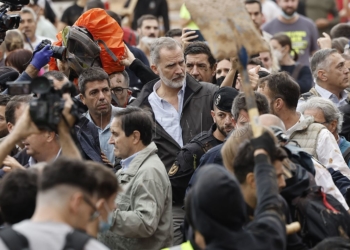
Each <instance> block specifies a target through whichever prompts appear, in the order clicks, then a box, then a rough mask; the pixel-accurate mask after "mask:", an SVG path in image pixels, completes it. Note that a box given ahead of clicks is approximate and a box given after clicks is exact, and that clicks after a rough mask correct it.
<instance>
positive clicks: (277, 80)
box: [260, 72, 300, 109]
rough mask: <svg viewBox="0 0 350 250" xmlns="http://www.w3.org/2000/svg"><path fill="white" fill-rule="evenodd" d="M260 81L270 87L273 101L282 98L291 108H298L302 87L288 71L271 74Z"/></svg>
mask: <svg viewBox="0 0 350 250" xmlns="http://www.w3.org/2000/svg"><path fill="white" fill-rule="evenodd" d="M260 82H261V83H262V85H263V86H264V85H266V86H267V87H268V88H269V91H270V93H271V95H272V96H271V99H272V100H271V101H274V100H276V99H277V98H281V99H282V100H283V101H284V102H285V104H286V106H287V107H288V108H289V109H296V108H297V106H298V101H299V96H300V87H299V85H298V84H297V83H296V82H295V81H294V80H293V78H292V77H291V76H290V75H289V74H288V73H287V72H280V73H276V74H270V75H268V76H266V77H264V78H261V79H260Z"/></svg>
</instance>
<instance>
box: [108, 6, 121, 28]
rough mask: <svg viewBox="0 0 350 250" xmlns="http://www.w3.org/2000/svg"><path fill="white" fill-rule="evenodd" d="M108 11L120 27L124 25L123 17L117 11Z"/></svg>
mask: <svg viewBox="0 0 350 250" xmlns="http://www.w3.org/2000/svg"><path fill="white" fill-rule="evenodd" d="M106 12H107V14H108V15H109V16H110V17H111V18H113V19H114V20H115V21H116V22H117V23H118V24H119V26H120V27H121V26H122V18H121V17H120V16H119V15H118V14H117V13H115V12H114V11H111V10H106Z"/></svg>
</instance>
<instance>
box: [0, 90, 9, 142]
mask: <svg viewBox="0 0 350 250" xmlns="http://www.w3.org/2000/svg"><path fill="white" fill-rule="evenodd" d="M9 101H10V96H8V95H0V143H1V141H2V140H3V138H4V137H5V136H6V135H8V133H9V132H8V129H7V124H6V118H5V109H6V105H7V103H8V102H9Z"/></svg>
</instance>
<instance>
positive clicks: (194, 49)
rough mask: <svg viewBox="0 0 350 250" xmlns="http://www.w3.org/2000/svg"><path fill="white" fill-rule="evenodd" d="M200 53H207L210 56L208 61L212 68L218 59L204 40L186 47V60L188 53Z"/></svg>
mask: <svg viewBox="0 0 350 250" xmlns="http://www.w3.org/2000/svg"><path fill="white" fill-rule="evenodd" d="M198 54H205V55H207V56H208V61H209V64H210V67H211V68H212V67H213V66H214V65H215V63H216V60H215V58H214V56H213V54H212V53H211V51H210V48H209V46H208V45H206V44H205V43H204V42H199V41H196V42H192V43H190V44H189V45H188V46H187V47H186V48H185V51H184V55H185V60H186V56H187V55H198Z"/></svg>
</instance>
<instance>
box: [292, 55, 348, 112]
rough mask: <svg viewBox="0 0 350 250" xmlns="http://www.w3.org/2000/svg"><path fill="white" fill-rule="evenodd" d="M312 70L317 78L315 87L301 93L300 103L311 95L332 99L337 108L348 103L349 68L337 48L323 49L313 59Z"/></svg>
mask: <svg viewBox="0 0 350 250" xmlns="http://www.w3.org/2000/svg"><path fill="white" fill-rule="evenodd" d="M311 71H312V74H313V76H314V78H315V80H316V84H315V87H314V88H312V89H311V90H310V91H309V92H307V93H304V94H302V95H301V98H300V100H299V103H298V108H299V106H300V104H302V103H304V102H305V100H307V99H308V98H309V97H311V96H319V97H323V98H326V99H329V100H331V101H332V102H333V103H334V104H335V106H336V107H337V108H340V107H342V106H344V105H346V104H347V102H346V100H347V98H348V91H347V90H345V89H346V88H348V87H349V76H348V74H349V69H348V67H346V65H345V59H344V58H343V57H342V56H341V55H340V54H339V53H338V52H337V50H335V49H321V50H319V51H317V52H316V53H315V54H314V55H313V57H312V59H311Z"/></svg>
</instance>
